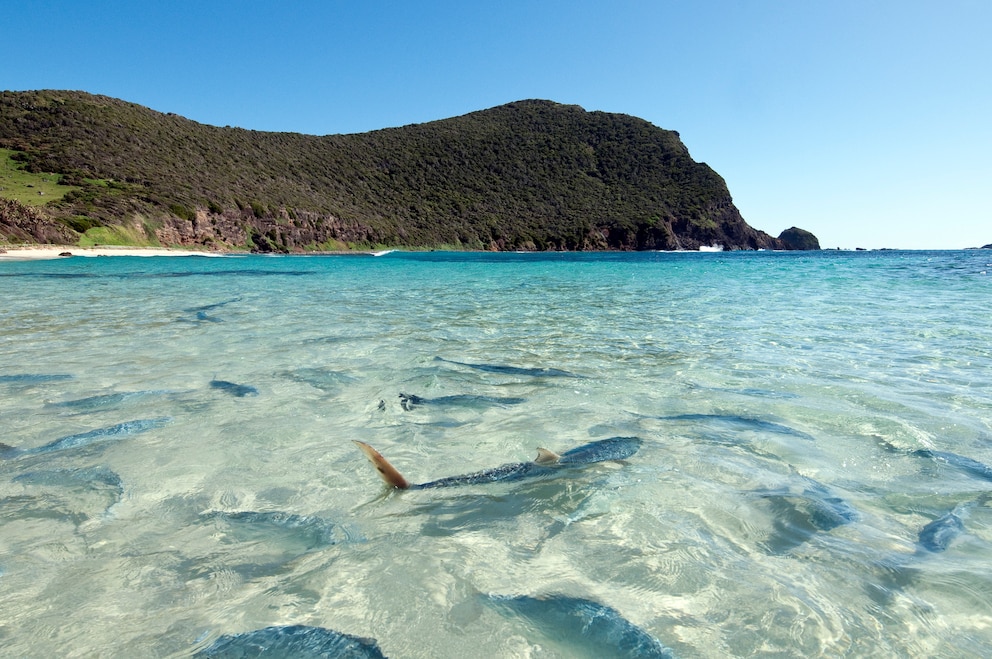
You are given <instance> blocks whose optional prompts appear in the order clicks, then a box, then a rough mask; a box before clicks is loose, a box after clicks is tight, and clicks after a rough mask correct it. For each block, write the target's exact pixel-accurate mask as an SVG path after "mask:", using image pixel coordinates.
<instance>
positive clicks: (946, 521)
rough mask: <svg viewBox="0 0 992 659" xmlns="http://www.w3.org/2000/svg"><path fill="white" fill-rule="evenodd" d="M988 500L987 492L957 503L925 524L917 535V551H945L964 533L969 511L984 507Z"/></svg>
mask: <svg viewBox="0 0 992 659" xmlns="http://www.w3.org/2000/svg"><path fill="white" fill-rule="evenodd" d="M990 498H992V493H990V492H987V493H985V494H982V495H981V496H980V497H978V498H977V499H975V500H973V501H967V502H965V503H959V504H958V505H956V506H954V508H953V509H951V510H949V511H948V512H946V513H944V514H943V515H941V516H940V517H938V518H936V519H934V520H933V521H931V522H929V523H928V524H926V525H925V526H924V527H923V528H921V529H920V532H919V534H918V535H917V540H916V546H917V548H918V550H923V551H926V552H929V553H932V554H936V553H939V552H942V551H945V550H946V549H947V548H948V547H950V546H951V542H953V541H954V539H955V538H957V537H958V536H959V535H961V534H962V533H964V520H965V519H967V517H968V514H969V513H970V512H971V509H972V508H974V507H976V506H984V505H985V504H986V502H988V500H989V499H990Z"/></svg>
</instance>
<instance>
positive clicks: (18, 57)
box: [0, 0, 992, 249]
mask: <svg viewBox="0 0 992 659" xmlns="http://www.w3.org/2000/svg"><path fill="white" fill-rule="evenodd" d="M4 5H5V6H4V9H3V17H2V19H0V34H2V35H3V43H4V51H5V53H4V57H3V59H2V60H0V89H10V90H27V89H79V90H84V91H88V92H93V93H99V94H106V95H108V96H114V97H117V98H122V99H125V100H128V101H132V102H135V103H139V104H141V105H145V106H148V107H151V108H153V109H155V110H159V111H162V112H175V113H177V114H181V115H183V116H185V117H188V118H190V119H193V120H195V121H199V122H202V123H207V124H213V125H218V126H225V125H231V126H240V127H243V128H252V129H256V130H272V131H294V132H300V133H309V134H328V133H353V132H362V131H367V130H374V129H377V128H386V127H391V126H402V125H405V124H411V123H419V122H424V121H432V120H435V119H444V118H447V117H453V116H457V115H461V114H465V113H467V112H472V111H475V110H481V109H484V108H488V107H493V106H496V105H501V104H503V103H508V102H510V101H515V100H520V99H525V98H544V99H550V100H554V101H558V102H561V103H573V104H578V105H581V106H582V107H584V108H586V109H587V110H604V111H608V112H620V113H625V114H631V115H635V116H638V117H642V118H644V119H647V120H648V121H650V122H651V123H653V124H655V125H657V126H660V127H662V128H667V129H671V130H677V131H679V133H680V134H681V136H682V140H683V142H684V143H685V144H686V146H687V147H688V149H689V151H690V153H691V154H692V156H693V157H694V158H695V159H696V160H698V161H701V162H706V163H707V164H709V165H710V166H711V167H713V168H714V169H715V170H716V171H717V172H718V173H720V174H721V175H722V176H723V177H724V178H725V179H726V181H727V184H728V187H729V188H730V192H731V194H732V195H733V197H734V201H735V203H736V204H737V207H738V208H739V209H740V210H741V213H742V214H743V215H744V218H745V219H746V220H747V221H748V223H749V224H751V225H752V226H754V227H756V228H758V229H762V230H764V231H767V232H768V233H771V234H773V235H778V233H779V232H781V231H782V230H784V229H786V228H788V227H790V226H799V227H802V228H805V229H808V230H810V231H812V232H813V233H815V234H816V235H817V236H818V237H819V239H820V243H821V245H822V246H824V247H844V248H854V247H866V248H878V247H895V248H907V249H924V248H935V249H956V248H962V247H973V246H981V245H984V244H988V243H992V203H989V200H988V197H989V190H992V127H990V119H989V118H990V117H992V74H990V70H992V39H990V38H989V35H990V34H992V2H989V0H943V1H942V2H937V1H936V0H932V1H920V0H829V1H826V0H825V1H823V2H812V1H811V2H807V1H805V0H776V1H772V0H655V1H648V0H639V1H628V0H611V2H608V3H607V2H602V1H600V2H590V1H588V0H569V1H559V0H550V1H541V0H530V1H517V0H509V1H503V2H498V3H496V2H494V3H473V2H466V1H465V0H461V1H457V2H456V1H452V2H448V1H436V0H419V1H417V2H379V1H376V0H365V1H355V2H334V1H323V2H320V1H311V0H302V1H296V2H294V1H292V0H287V1H286V2H275V1H271V2H260V1H253V0H245V1H242V2H235V1H231V0H224V1H212V0H199V1H198V2H190V1H188V0H170V1H169V2H133V1H131V0H127V1H124V0H121V1H116V2H114V1H102V2H101V1H100V0H93V1H83V0H78V1H76V2H73V1H71V0H61V1H38V0H18V1H17V2H7V3H4Z"/></svg>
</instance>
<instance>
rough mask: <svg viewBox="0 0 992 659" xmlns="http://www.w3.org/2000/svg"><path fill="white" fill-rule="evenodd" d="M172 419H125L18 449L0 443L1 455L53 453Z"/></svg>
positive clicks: (134, 432) (140, 429)
mask: <svg viewBox="0 0 992 659" xmlns="http://www.w3.org/2000/svg"><path fill="white" fill-rule="evenodd" d="M170 421H172V417H167V416H164V417H158V418H156V419H137V420H135V421H125V422H124V423H118V424H117V425H115V426H110V427H109V428H97V429H96V430H90V431H88V432H83V433H79V434H76V435H69V436H67V437H62V438H61V439H56V440H55V441H54V442H51V443H49V444H45V445H44V446H38V447H36V448H29V449H17V448H12V447H10V446H7V445H6V444H0V457H7V458H11V457H16V456H19V455H34V454H37V453H51V452H52V451H62V450H64V449H70V448H78V447H80V446H88V445H90V444H96V443H98V442H106V441H111V440H115V439H122V438H124V437H128V436H130V435H137V434H138V433H142V432H146V431H148V430H152V429H154V428H161V427H162V426H164V425H165V424H167V423H169V422H170Z"/></svg>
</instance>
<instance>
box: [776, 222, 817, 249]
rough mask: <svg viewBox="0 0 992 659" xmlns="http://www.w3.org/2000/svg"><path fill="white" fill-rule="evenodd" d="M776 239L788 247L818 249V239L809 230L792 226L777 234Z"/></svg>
mask: <svg viewBox="0 0 992 659" xmlns="http://www.w3.org/2000/svg"><path fill="white" fill-rule="evenodd" d="M778 239H779V240H781V241H782V242H783V243H785V245H786V247H788V248H789V249H803V250H812V249H820V241H819V240H817V238H816V236H814V235H813V234H812V233H810V232H809V231H806V230H805V229H800V228H798V227H792V228H791V229H786V230H785V231H783V232H782V233H781V234H779V236H778Z"/></svg>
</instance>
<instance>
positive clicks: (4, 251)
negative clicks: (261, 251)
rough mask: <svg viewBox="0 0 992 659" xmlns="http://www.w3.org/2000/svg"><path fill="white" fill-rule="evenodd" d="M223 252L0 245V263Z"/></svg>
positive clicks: (220, 253) (110, 246)
mask: <svg viewBox="0 0 992 659" xmlns="http://www.w3.org/2000/svg"><path fill="white" fill-rule="evenodd" d="M224 255H225V254H224V253H223V252H208V251H197V250H190V249H179V248H174V247H130V246H122V247H116V246H113V245H101V246H99V247H80V246H79V245H0V261H35V260H45V259H59V258H70V257H76V256H82V257H93V256H207V257H214V256H224Z"/></svg>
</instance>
